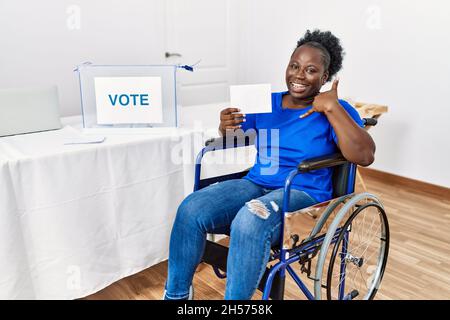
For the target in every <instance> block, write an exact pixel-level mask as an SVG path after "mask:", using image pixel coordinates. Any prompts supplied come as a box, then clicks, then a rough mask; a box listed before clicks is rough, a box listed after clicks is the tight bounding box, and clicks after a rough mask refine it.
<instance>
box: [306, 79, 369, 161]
mask: <svg viewBox="0 0 450 320" xmlns="http://www.w3.org/2000/svg"><path fill="white" fill-rule="evenodd" d="M338 83H339V80H335V81H334V82H333V86H332V88H331V90H330V91H326V92H323V93H320V94H318V95H317V96H316V97H315V98H314V102H313V109H312V110H314V111H318V112H323V113H324V114H325V115H326V117H327V118H328V121H330V124H331V125H332V126H333V129H334V131H335V132H336V136H337V138H338V144H339V149H340V150H341V152H342V154H343V155H344V157H345V158H346V159H347V160H348V161H350V162H353V163H356V164H358V165H361V166H368V165H370V164H372V162H373V161H374V154H375V143H374V141H373V139H372V137H371V136H370V135H369V134H368V133H367V131H366V130H364V129H363V128H361V127H360V126H358V124H356V123H355V121H354V120H353V119H352V118H351V117H350V116H349V114H348V113H347V111H345V109H344V108H343V107H342V106H341V105H340V104H339V101H338V95H337V87H338Z"/></svg>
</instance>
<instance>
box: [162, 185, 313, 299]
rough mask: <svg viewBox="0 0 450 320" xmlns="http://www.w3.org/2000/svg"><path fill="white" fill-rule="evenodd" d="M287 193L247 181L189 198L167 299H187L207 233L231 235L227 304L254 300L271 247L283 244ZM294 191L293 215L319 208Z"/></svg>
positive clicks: (175, 239)
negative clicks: (313, 207)
mask: <svg viewBox="0 0 450 320" xmlns="http://www.w3.org/2000/svg"><path fill="white" fill-rule="evenodd" d="M283 193H284V192H283V189H275V190H270V189H265V188H263V187H261V186H259V185H257V184H254V183H253V182H251V181H249V180H247V179H235V180H228V181H224V182H220V183H217V184H213V185H210V186H208V187H206V188H204V189H201V190H199V191H196V192H194V193H192V194H190V195H189V196H187V197H186V199H184V201H183V202H182V203H181V205H180V206H179V208H178V212H177V215H176V218H175V222H174V225H173V229H172V234H171V237H170V249H169V270H168V276H167V281H166V286H165V289H166V294H165V296H164V298H165V299H186V298H187V297H188V294H189V287H190V285H191V284H192V279H193V276H194V272H195V269H196V268H197V265H198V264H199V263H200V261H201V259H202V257H203V252H204V249H205V244H206V234H207V233H213V234H230V246H229V252H228V261H227V282H226V290H225V299H233V300H237V299H239V300H240V299H251V297H252V296H253V293H254V292H255V290H256V288H257V286H258V284H259V281H260V280H261V278H262V276H263V274H264V271H265V268H266V265H267V263H268V261H269V256H270V248H271V246H272V245H276V244H278V242H279V238H280V232H281V211H282V210H281V209H282V203H283ZM315 203H316V201H315V200H314V199H313V198H312V197H311V196H309V195H308V194H307V193H305V192H303V191H300V190H295V189H292V190H291V195H290V204H289V206H290V208H289V211H296V210H299V209H301V208H305V207H308V206H310V205H313V204H315Z"/></svg>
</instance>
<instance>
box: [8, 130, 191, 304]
mask: <svg viewBox="0 0 450 320" xmlns="http://www.w3.org/2000/svg"><path fill="white" fill-rule="evenodd" d="M156 131H157V132H156V133H148V134H144V133H142V132H141V134H133V135H130V134H124V133H123V134H117V133H116V134H112V135H107V137H106V141H105V142H103V143H101V144H90V145H63V143H64V140H65V139H67V137H70V136H73V135H76V134H77V131H76V130H75V129H74V128H73V127H71V126H66V127H64V128H63V129H61V130H57V131H49V132H43V133H36V134H29V135H20V136H14V137H7V138H1V139H0V182H1V184H0V299H72V298H78V297H82V296H86V295H88V294H91V293H93V292H96V291H97V290H99V289H101V288H103V287H105V286H107V285H108V284H110V283H112V282H114V281H116V280H118V279H120V278H123V277H125V276H128V275H130V274H133V273H135V272H138V271H140V270H143V269H145V268H146V267H148V266H151V265H153V264H155V263H158V262H160V261H162V260H164V259H166V258H167V256H168V239H169V235H170V230H171V226H172V223H173V219H174V215H175V213H176V209H177V206H178V205H179V203H180V202H181V201H182V199H183V198H184V196H185V194H186V193H188V192H189V191H188V190H185V183H186V185H190V186H189V187H190V188H191V187H192V176H193V173H192V172H191V171H192V168H193V165H185V164H183V161H180V159H179V158H180V157H182V156H183V155H182V153H183V148H182V147H181V148H180V147H179V145H180V141H181V138H183V137H184V138H186V137H188V136H189V135H191V134H192V132H191V131H186V130H166V131H165V132H164V130H163V129H158V130H156ZM174 150H178V151H176V154H173V153H174ZM174 159H175V160H174ZM186 181H189V182H186Z"/></svg>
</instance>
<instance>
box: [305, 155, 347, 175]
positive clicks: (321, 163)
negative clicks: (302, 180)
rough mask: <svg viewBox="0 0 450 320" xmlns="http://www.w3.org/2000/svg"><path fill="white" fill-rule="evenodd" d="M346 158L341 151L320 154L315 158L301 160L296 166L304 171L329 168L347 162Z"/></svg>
mask: <svg viewBox="0 0 450 320" xmlns="http://www.w3.org/2000/svg"><path fill="white" fill-rule="evenodd" d="M347 162H348V160H347V159H345V158H344V156H343V155H342V153H340V152H338V153H334V154H329V155H326V156H321V157H317V158H312V159H308V160H305V161H303V162H301V163H300V164H299V165H298V166H297V168H298V171H300V172H302V173H304V172H308V171H312V170H317V169H322V168H330V167H334V166H338V165H341V164H344V163H347Z"/></svg>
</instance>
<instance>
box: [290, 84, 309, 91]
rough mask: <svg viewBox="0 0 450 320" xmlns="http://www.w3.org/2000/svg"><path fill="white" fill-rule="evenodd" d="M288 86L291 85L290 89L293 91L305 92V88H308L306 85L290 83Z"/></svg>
mask: <svg viewBox="0 0 450 320" xmlns="http://www.w3.org/2000/svg"><path fill="white" fill-rule="evenodd" d="M289 84H290V85H291V88H292V89H293V90H294V91H305V90H306V88H307V87H308V85H306V84H301V83H295V82H290V83H289Z"/></svg>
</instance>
